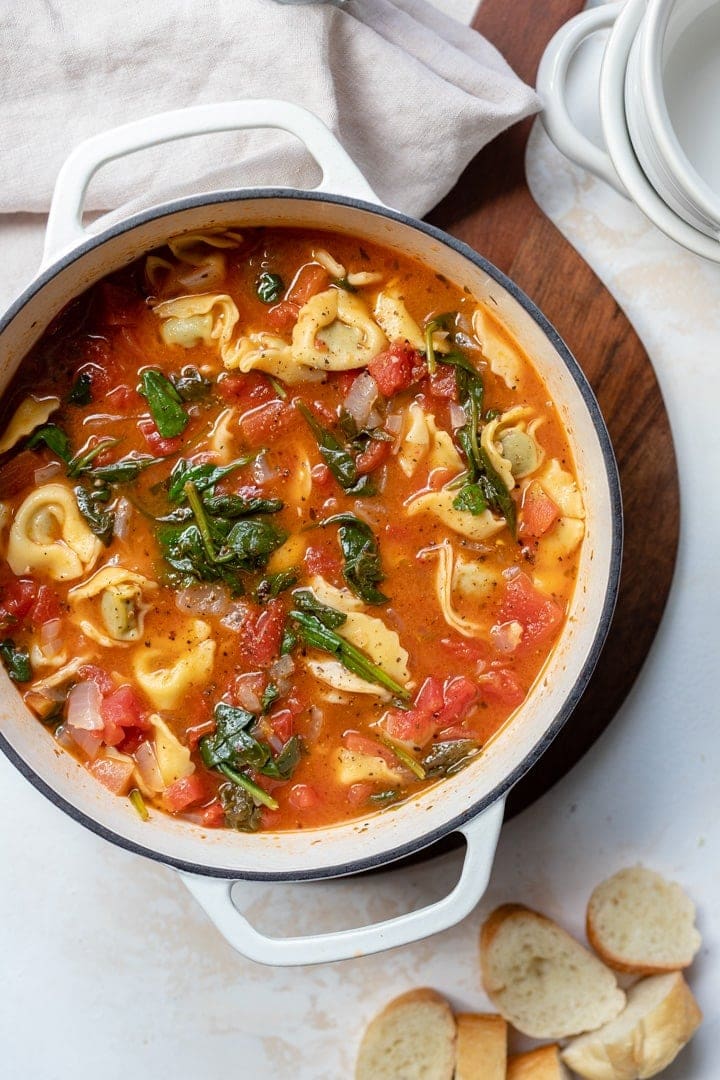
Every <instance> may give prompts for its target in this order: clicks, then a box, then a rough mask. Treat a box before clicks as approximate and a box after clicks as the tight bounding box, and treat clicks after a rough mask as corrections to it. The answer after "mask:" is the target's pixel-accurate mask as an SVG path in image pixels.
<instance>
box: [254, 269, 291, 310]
mask: <svg viewBox="0 0 720 1080" xmlns="http://www.w3.org/2000/svg"><path fill="white" fill-rule="evenodd" d="M255 291H256V292H257V294H258V298H259V299H260V300H262V302H263V304H274V303H275V301H276V300H277V299H278V298H279V297H280V296H282V294H283V293H284V292H285V285H284V283H283V279H282V278H281V277H280V275H279V274H271V273H270V272H269V271H268V270H263V272H262V274H261V275H260V277H259V278H258V279H257V281H256V282H255Z"/></svg>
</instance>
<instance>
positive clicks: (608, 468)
mask: <svg viewBox="0 0 720 1080" xmlns="http://www.w3.org/2000/svg"><path fill="white" fill-rule="evenodd" d="M277 198H281V199H299V200H309V201H311V202H327V203H335V204H339V205H341V206H348V207H351V208H353V209H356V210H363V211H367V212H369V213H372V214H375V215H380V216H381V217H387V218H389V219H390V220H392V221H397V222H399V223H401V224H403V225H406V226H408V227H409V228H412V229H416V230H418V231H419V232H423V233H425V234H426V235H427V236H430V237H432V238H433V239H435V240H438V241H439V242H440V243H442V244H444V245H446V246H447V247H450V248H452V249H453V250H454V251H456V252H457V253H458V254H459V255H462V256H464V257H465V258H466V259H468V260H469V261H470V262H472V263H473V264H474V265H475V266H477V267H479V268H480V269H481V270H483V271H485V273H487V275H488V276H489V277H491V278H492V279H493V280H494V281H496V282H497V283H498V285H500V286H501V287H502V288H504V289H505V290H506V291H507V292H508V293H510V295H511V296H512V297H513V298H514V299H515V300H516V301H517V302H518V303H519V304H520V305H521V307H522V308H523V309H524V310H525V312H526V313H527V314H528V315H529V316H530V317H531V318H532V319H533V321H534V322H535V323H536V324H537V325H538V327H539V328H540V329H541V330H542V332H543V333H544V334H545V336H546V337H547V338H548V339H549V340H550V342H551V343H552V345H553V346H554V348H555V349H556V350H557V352H558V353H559V354H560V356H561V357H562V359H563V361H564V363H565V366H566V367H567V369H568V371H569V372H570V374H571V376H572V378H573V380H574V381H575V384H576V385H577V387H578V389H579V391H580V394H581V395H582V398H583V400H584V402H585V405H586V407H587V409H588V412H589V414H590V418H591V420H592V423H593V427H594V429H595V433H596V435H597V437H598V441H599V443H600V446H601V449H602V453H603V460H604V463H605V472H606V477H607V482H608V488H609V491H610V501H611V505H612V510H613V530H612V547H611V553H610V567H609V573H608V584H607V588H606V593H605V601H604V604H603V609H602V613H601V616H600V620H599V623H598V628H597V631H596V633H595V637H594V639H593V642H592V645H591V647H590V650H589V652H588V656H587V658H586V660H585V663H584V664H583V667H582V668H581V670H580V672H579V673H578V676H577V678H576V680H575V684H574V686H573V689H572V691H571V692H570V694H569V695H568V697H567V698H566V700H565V702H564V704H563V706H562V708H561V709H560V710H559V712H558V714H557V716H556V717H555V719H554V720H553V722H552V724H551V725H550V727H549V728H548V729H547V730H546V732H545V733H544V735H543V736H542V738H541V739H540V740H539V741H538V742H537V743H536V744H535V746H533V747H532V748H531V750H530V751H529V752H528V753H527V754H526V756H525V757H524V758H523V760H522V761H521V762H520V763H519V764H518V765H517V766H516V767H515V769H514V770H513V771H512V773H510V774H509V775H508V776H506V777H505V779H504V780H503V782H502V783H501V784H498V785H497V787H495V788H494V789H493V790H492V791H491V792H490V793H489V794H488V795H486V796H485V797H484V798H483V799H480V800H479V801H478V802H477V803H474V804H473V805H472V806H470V807H469V808H468V809H467V810H465V811H463V813H461V814H458V815H456V817H454V818H453V819H452V820H450V821H448V822H446V823H445V824H443V825H441V826H438V827H437V828H436V829H434V830H432V832H429V833H425V834H424V835H422V836H419V837H415V838H414V839H412V840H410V841H408V842H407V843H405V844H401V845H399V846H398V847H396V848H393V849H392V850H390V851H383V852H379V853H378V854H376V855H370V856H366V857H365V858H361V859H356V860H354V861H352V862H348V863H340V864H338V865H337V866H323V867H318V868H316V869H312V870H297V871H281V872H267V873H264V872H258V871H239V870H237V869H226V868H222V867H212V866H206V865H202V864H200V863H192V862H186V861H185V860H182V859H176V858H174V857H173V856H169V855H165V854H162V853H161V852H159V851H155V850H154V849H152V848H146V847H144V846H143V845H142V844H137V843H135V842H134V841H132V840H128V839H127V838H126V837H124V836H121V835H119V834H118V833H116V832H113V831H112V830H111V829H108V828H106V827H105V826H104V825H101V824H100V823H99V822H98V821H96V820H95V819H94V818H92V817H90V816H89V815H88V814H85V813H84V812H83V811H82V810H79V809H78V808H77V807H76V806H75V805H74V804H73V803H70V802H68V801H67V799H65V798H64V797H63V796H62V795H60V794H59V793H58V792H57V791H55V789H54V788H52V787H50V785H49V784H47V783H46V781H45V780H43V779H42V778H41V777H40V776H38V774H37V773H36V772H35V770H34V769H32V768H31V767H30V766H29V765H28V764H27V762H26V761H25V760H24V759H23V758H22V757H21V756H20V755H19V754H18V753H17V751H16V750H15V749H14V747H13V746H11V744H10V743H9V742H8V740H7V739H6V738H5V736H4V735H3V734H2V733H1V732H0V750H2V752H3V753H4V754H5V756H6V757H7V758H8V760H9V761H10V762H12V764H13V765H14V766H15V767H16V768H17V769H18V771H19V772H20V773H21V774H22V775H23V776H24V777H25V779H26V780H28V781H29V782H30V783H31V784H32V785H33V787H35V788H36V789H37V790H38V791H39V792H40V793H41V794H43V795H44V796H45V797H46V798H47V799H48V800H49V801H50V802H51V803H53V804H54V805H55V806H56V807H57V808H58V809H59V810H62V811H63V812H64V813H65V814H67V815H68V817H70V818H72V819H73V820H74V821H77V822H78V823H79V824H80V825H83V826H84V827H85V828H86V829H89V830H90V831H91V832H93V833H95V834H96V835H97V836H100V837H101V838H102V839H104V840H108V841H109V842H110V843H112V844H115V845H116V846H117V847H121V848H123V849H124V850H125V851H129V852H132V853H133V854H135V855H142V856H143V857H145V858H147V859H151V860H152V861H154V862H158V863H162V864H163V865H166V866H170V867H172V868H174V869H175V870H180V871H183V872H185V873H190V874H197V875H199V876H201V877H212V878H223V879H230V880H244V881H298V882H300V881H314V880H321V879H323V878H333V877H344V876H346V875H349V874H358V873H362V872H363V871H366V870H375V869H378V868H380V867H382V866H386V865H388V864H390V863H393V862H396V861H398V860H399V859H403V858H405V857H407V856H408V855H413V854H416V853H417V852H419V851H421V850H422V849H423V848H426V847H429V846H430V845H432V844H434V843H436V842H437V841H439V840H442V839H443V838H444V837H446V836H449V835H450V834H451V833H454V832H458V831H460V830H461V829H462V827H463V826H464V825H466V824H467V823H468V822H469V821H471V820H472V819H473V818H476V817H478V816H479V815H480V814H481V813H482V812H483V810H486V809H487V808H488V807H489V806H490V805H492V804H493V803H495V802H497V800H498V799H500V798H502V797H503V796H505V795H507V793H508V792H509V791H510V790H511V788H512V787H514V785H515V784H516V783H517V782H518V781H519V780H520V779H521V778H522V777H523V776H524V775H525V773H526V772H528V771H529V769H531V768H532V767H533V765H535V764H536V763H537V761H538V760H539V758H540V757H541V756H542V754H543V753H544V751H545V750H546V749H547V747H548V746H549V745H550V743H551V742H552V741H553V739H554V738H555V737H556V735H557V734H558V733H559V732H560V730H561V729H562V728H563V727H564V725H565V723H566V722H567V720H568V718H569V717H570V715H571V714H572V712H573V710H574V709H575V706H576V705H577V704H578V702H579V700H580V698H581V696H582V694H583V692H584V690H585V688H586V686H587V684H588V682H589V680H590V676H591V675H592V672H593V670H594V668H595V665H596V664H597V661H598V659H599V656H600V653H601V651H602V648H603V645H604V643H605V639H606V637H607V635H608V632H609V630H610V624H611V622H612V617H613V612H614V609H615V602H616V599H617V593H618V586H619V582H620V567H621V561H622V543H623V523H622V496H621V491H620V479H619V474H618V468H617V462H616V460H615V454H614V451H613V448H612V444H611V442H610V436H609V434H608V431H607V428H606V426H605V421H604V420H603V418H602V414H601V412H600V407H599V405H598V403H597V399H596V398H595V394H594V392H593V390H592V387H591V386H590V384H589V382H588V380H587V378H586V377H585V374H584V373H583V371H582V369H581V368H580V365H579V364H578V362H577V360H576V359H575V357H574V356H573V354H572V352H571V351H570V349H569V348H568V347H567V345H566V344H565V342H564V341H563V339H562V338H561V336H560V334H559V333H558V332H557V330H556V329H555V327H554V326H553V325H552V324H551V323H550V322H549V321H548V319H547V318H546V317H545V316H544V315H543V313H542V312H541V311H540V309H539V308H538V307H537V306H536V305H535V304H534V303H533V301H532V300H531V299H530V298H529V297H528V296H527V295H526V293H524V292H523V291H522V289H520V288H519V286H518V285H516V284H515V282H514V281H512V280H511V279H510V278H509V277H507V276H506V275H505V274H504V273H503V272H502V271H501V270H499V269H498V268H497V267H496V266H494V265H493V264H492V263H491V262H488V260H487V259H485V258H483V256H482V255H479V254H478V253H477V252H475V251H474V250H473V249H472V248H471V247H469V246H468V245H467V244H465V243H463V242H462V241H461V240H457V239H456V238H455V237H453V236H450V235H449V234H448V233H445V232H443V231H442V230H441V229H438V228H436V227H435V226H434V225H429V224H427V223H426V222H424V221H419V220H417V219H416V218H412V217H410V216H409V215H407V214H403V213H400V212H399V211H397V210H392V209H390V208H388V207H384V206H379V205H377V204H374V203H369V202H364V201H363V200H361V199H354V198H350V197H347V196H344V195H329V194H325V193H321V192H305V191H296V190H294V189H291V188H246V189H244V190H241V191H232V190H231V191H220V192H212V193H210V194H205V195H194V196H189V197H187V198H183V199H177V200H174V201H173V202H169V203H163V204H162V205H161V206H156V207H151V208H149V209H148V210H144V211H142V212H141V213H138V214H135V215H133V216H132V217H130V218H127V219H126V220H124V221H122V222H118V223H116V224H115V225H112V226H110V227H109V228H108V229H105V230H103V231H102V232H100V233H96V234H92V235H89V236H88V238H87V240H85V241H84V242H82V243H81V244H79V245H78V246H77V247H74V248H72V250H71V251H69V252H68V253H67V254H66V255H64V256H62V257H61V258H60V259H58V260H57V261H56V262H54V263H52V264H51V265H50V266H49V267H48V268H47V269H46V270H44V271H43V272H42V273H41V274H40V275H39V276H38V277H37V278H36V279H35V280H34V281H33V282H32V283H31V284H30V285H29V286H28V287H27V288H26V289H25V290H24V291H23V292H22V293H21V294H20V296H18V297H17V299H16V300H15V301H14V302H13V303H12V304H11V306H10V308H9V309H8V311H7V312H6V314H5V315H4V316H3V318H2V319H1V320H0V333H2V331H4V330H5V328H6V327H7V326H8V325H9V324H10V322H11V321H12V320H13V319H14V318H15V316H16V315H17V314H18V312H19V311H20V310H21V309H22V308H23V307H24V306H25V304H27V303H28V301H29V300H31V299H32V297H33V296H35V295H36V294H37V293H38V292H39V291H40V290H41V289H43V288H44V287H45V285H47V284H48V282H49V281H51V280H52V279H53V278H54V277H55V276H56V275H57V274H58V273H60V272H61V271H62V270H65V269H66V268H67V267H68V266H71V265H72V263H74V262H76V261H77V260H78V259H79V258H81V257H82V256H83V255H85V254H87V253H88V252H89V251H91V250H93V249H94V248H96V247H99V246H101V245H102V244H104V243H105V242H106V241H107V240H110V239H112V238H113V237H115V236H120V235H122V234H123V233H126V232H129V231H131V230H132V229H134V228H136V227H137V226H138V225H143V224H146V223H147V222H149V221H153V220H156V219H159V218H163V217H168V216H170V215H171V214H174V213H177V212H179V211H183V210H191V209H197V208H199V207H202V206H211V205H212V204H214V203H224V202H237V201H244V200H247V199H277Z"/></svg>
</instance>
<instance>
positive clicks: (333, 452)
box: [295, 401, 375, 495]
mask: <svg viewBox="0 0 720 1080" xmlns="http://www.w3.org/2000/svg"><path fill="white" fill-rule="evenodd" d="M295 407H296V408H297V410H298V411H299V412H300V413H301V414H302V416H303V417H304V418H305V420H306V421H307V424H308V426H309V428H310V430H311V431H312V433H313V435H314V436H315V441H316V442H317V444H318V449H319V451H320V456H321V458H322V459H323V461H324V462H325V464H326V465H327V467H328V469H329V470H330V472H331V473H332V474H333V476H334V477H335V479H336V480H337V482H338V484H339V485H340V487H341V488H342V489H343V490H344V491H347V492H348V494H350V495H374V494H375V485H374V483H373V481H372V480H371V478H370V477H369V476H358V471H357V465H356V464H355V458H354V457H353V456H352V454H351V453H350V451H349V450H347V449H346V448H345V447H344V446H343V445H342V443H341V442H340V441H339V440H338V439H337V438H336V437H335V436H334V435H333V434H332V432H331V431H326V430H325V428H323V427H322V425H321V424H319V423H318V422H317V420H316V418H315V417H314V416H313V414H312V412H311V411H310V409H308V407H307V406H306V405H305V404H304V403H303V402H302V401H296V402H295Z"/></svg>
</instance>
